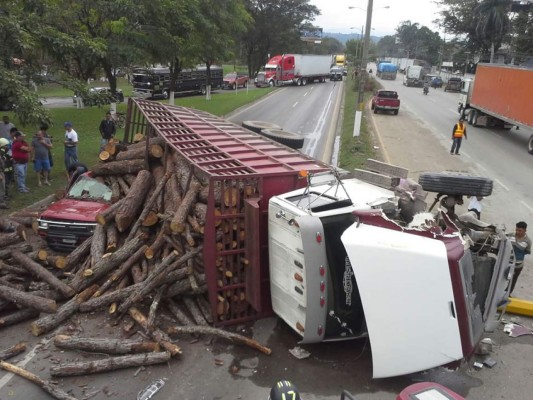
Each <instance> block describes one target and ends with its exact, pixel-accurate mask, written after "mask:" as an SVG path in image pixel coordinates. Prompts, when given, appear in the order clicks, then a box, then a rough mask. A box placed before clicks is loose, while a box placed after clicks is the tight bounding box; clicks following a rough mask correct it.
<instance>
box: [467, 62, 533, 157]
mask: <svg viewBox="0 0 533 400" xmlns="http://www.w3.org/2000/svg"><path fill="white" fill-rule="evenodd" d="M531 88H533V69H530V68H522V67H517V66H509V65H501V64H478V66H477V69H476V75H475V78H474V79H465V80H463V84H462V87H461V94H460V96H459V109H458V111H459V113H460V114H461V115H464V116H465V117H466V119H467V121H468V123H469V124H470V125H472V126H486V127H501V128H503V129H511V128H512V127H513V126H516V127H517V128H518V127H524V128H529V129H532V128H533V113H532V112H531V104H532V103H533V92H532V90H531ZM528 151H529V153H530V154H533V135H531V137H530V138H529V141H528Z"/></svg>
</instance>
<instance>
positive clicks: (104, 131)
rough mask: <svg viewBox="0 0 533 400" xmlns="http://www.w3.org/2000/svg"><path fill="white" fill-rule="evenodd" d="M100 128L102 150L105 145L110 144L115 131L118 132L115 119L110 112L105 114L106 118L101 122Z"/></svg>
mask: <svg viewBox="0 0 533 400" xmlns="http://www.w3.org/2000/svg"><path fill="white" fill-rule="evenodd" d="M99 130H100V136H102V140H101V141H100V151H102V150H103V149H104V146H105V145H106V144H108V143H109V140H111V139H113V138H114V137H115V133H117V126H116V125H115V121H114V120H113V116H112V115H111V113H110V112H107V113H106V114H105V119H103V120H102V122H100V128H99Z"/></svg>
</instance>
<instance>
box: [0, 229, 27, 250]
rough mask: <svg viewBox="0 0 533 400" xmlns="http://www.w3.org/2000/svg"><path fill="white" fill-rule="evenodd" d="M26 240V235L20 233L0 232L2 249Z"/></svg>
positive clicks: (0, 246) (0, 247)
mask: <svg viewBox="0 0 533 400" xmlns="http://www.w3.org/2000/svg"><path fill="white" fill-rule="evenodd" d="M23 240H25V237H24V238H23V237H21V236H20V235H19V234H18V233H16V232H12V233H0V249H5V248H6V247H8V246H10V245H12V244H15V243H18V242H22V241H23Z"/></svg>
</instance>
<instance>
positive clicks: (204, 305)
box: [195, 294, 213, 324]
mask: <svg viewBox="0 0 533 400" xmlns="http://www.w3.org/2000/svg"><path fill="white" fill-rule="evenodd" d="M195 299H196V303H197V304H198V307H200V310H202V314H203V315H204V317H205V319H206V321H207V322H208V323H209V324H212V323H213V316H212V315H211V306H210V304H209V302H208V301H207V299H206V298H205V297H204V296H203V295H201V294H200V295H198V296H196V297H195Z"/></svg>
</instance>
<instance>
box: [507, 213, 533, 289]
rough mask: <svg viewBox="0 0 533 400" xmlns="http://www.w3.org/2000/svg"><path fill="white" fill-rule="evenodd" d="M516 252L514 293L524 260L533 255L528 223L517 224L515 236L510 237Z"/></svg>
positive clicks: (512, 287)
mask: <svg viewBox="0 0 533 400" xmlns="http://www.w3.org/2000/svg"><path fill="white" fill-rule="evenodd" d="M509 239H511V243H512V244H513V250H514V273H513V280H512V282H511V291H510V292H509V293H510V294H512V293H513V290H514V287H515V285H516V282H517V281H518V277H519V276H520V273H521V272H522V269H524V258H525V256H526V254H531V239H530V238H529V236H527V223H525V222H524V221H520V222H517V224H516V227H515V232H514V234H511V235H510V236H509Z"/></svg>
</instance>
